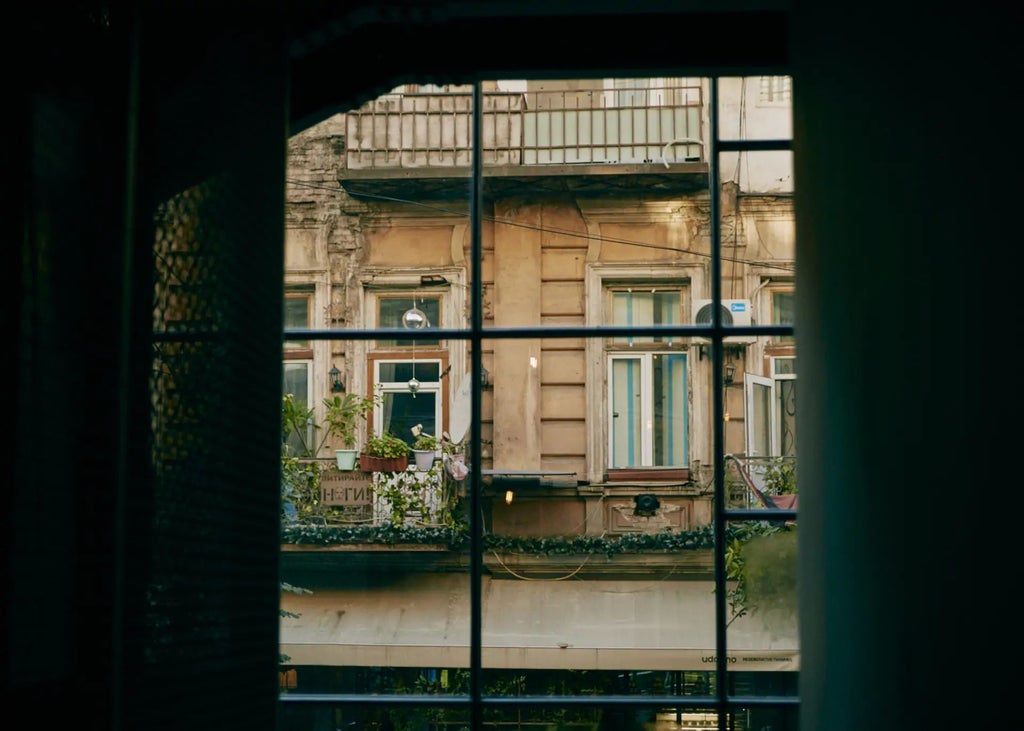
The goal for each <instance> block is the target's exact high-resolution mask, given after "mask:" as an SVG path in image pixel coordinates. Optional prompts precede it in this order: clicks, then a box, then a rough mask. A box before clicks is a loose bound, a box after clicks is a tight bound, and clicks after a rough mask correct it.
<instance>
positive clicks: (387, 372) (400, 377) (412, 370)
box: [378, 360, 441, 383]
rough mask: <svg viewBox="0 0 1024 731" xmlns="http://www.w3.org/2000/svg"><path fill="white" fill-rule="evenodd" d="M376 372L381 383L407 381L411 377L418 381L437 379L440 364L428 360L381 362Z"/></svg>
mask: <svg viewBox="0 0 1024 731" xmlns="http://www.w3.org/2000/svg"><path fill="white" fill-rule="evenodd" d="M378 373H379V374H380V375H379V381H380V382H381V383H407V382H408V381H409V380H410V379H412V378H415V379H416V380H418V381H439V380H441V364H440V363H438V362H437V361H429V360H426V361H422V362H416V361H411V360H407V361H401V362H392V363H381V364H380V367H379V371H378Z"/></svg>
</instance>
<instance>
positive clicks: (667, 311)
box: [607, 284, 689, 469]
mask: <svg viewBox="0 0 1024 731" xmlns="http://www.w3.org/2000/svg"><path fill="white" fill-rule="evenodd" d="M607 297H608V299H607V303H608V309H609V315H610V316H609V318H608V319H609V322H610V323H611V324H612V325H638V326H644V325H676V324H679V323H681V322H682V301H683V289H682V287H680V286H676V285H670V286H665V285H660V286H650V285H646V286H645V285H641V284H635V285H620V286H613V287H609V288H608V292H607ZM607 349H608V354H607V359H608V361H607V362H608V378H607V383H608V467H609V468H610V469H624V468H645V467H651V468H653V467H670V466H677V467H684V466H686V465H687V464H688V463H689V408H688V389H687V380H688V377H687V356H686V352H685V349H684V346H683V344H682V343H681V342H680V341H679V339H678V338H677V339H673V338H671V337H662V336H660V335H646V336H638V337H617V338H613V339H611V340H610V341H609V344H608V346H607Z"/></svg>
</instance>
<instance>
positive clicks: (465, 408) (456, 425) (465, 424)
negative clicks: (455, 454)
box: [448, 372, 473, 442]
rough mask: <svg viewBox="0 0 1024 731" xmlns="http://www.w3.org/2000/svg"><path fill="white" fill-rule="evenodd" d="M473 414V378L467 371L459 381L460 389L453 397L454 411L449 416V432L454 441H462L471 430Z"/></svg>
mask: <svg viewBox="0 0 1024 731" xmlns="http://www.w3.org/2000/svg"><path fill="white" fill-rule="evenodd" d="M472 416H473V379H472V378H470V377H469V373H468V372H467V373H466V374H465V375H464V376H463V377H462V382H461V383H459V390H458V391H456V392H455V398H453V399H452V412H451V414H450V416H449V418H448V434H449V435H450V436H451V438H452V441H453V442H461V441H462V439H463V438H464V437H465V436H466V432H467V431H469V422H470V419H471V418H472Z"/></svg>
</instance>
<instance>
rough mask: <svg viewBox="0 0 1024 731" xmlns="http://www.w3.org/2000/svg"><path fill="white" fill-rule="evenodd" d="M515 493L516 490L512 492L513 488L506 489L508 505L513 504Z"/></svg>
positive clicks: (506, 502)
mask: <svg viewBox="0 0 1024 731" xmlns="http://www.w3.org/2000/svg"><path fill="white" fill-rule="evenodd" d="M515 495H516V494H515V493H514V492H512V491H511V490H505V504H506V505H511V504H512V498H514V497H515Z"/></svg>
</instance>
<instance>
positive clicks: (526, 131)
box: [339, 82, 708, 200]
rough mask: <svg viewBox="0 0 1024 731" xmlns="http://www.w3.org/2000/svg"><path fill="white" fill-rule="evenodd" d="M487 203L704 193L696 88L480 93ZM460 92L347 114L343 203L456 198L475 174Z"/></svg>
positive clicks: (382, 103) (384, 100) (397, 100)
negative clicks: (501, 198)
mask: <svg viewBox="0 0 1024 731" xmlns="http://www.w3.org/2000/svg"><path fill="white" fill-rule="evenodd" d="M482 98H483V107H484V109H483V137H484V140H483V143H484V144H483V146H482V148H481V150H482V155H483V160H482V162H483V166H484V177H485V178H486V185H485V195H489V196H495V195H516V194H517V193H520V192H521V193H524V194H525V193H528V192H534V193H535V192H536V191H537V189H538V186H539V187H541V188H542V189H543V190H546V191H548V192H558V191H564V192H570V193H574V194H577V195H608V194H616V193H619V194H622V195H631V194H632V195H635V194H636V192H637V191H638V190H643V191H645V192H646V193H648V194H650V193H655V194H663V195H679V194H685V193H690V192H694V191H697V190H701V189H704V188H706V187H707V183H708V162H707V151H706V148H705V144H704V142H703V141H704V140H706V139H707V136H706V135H705V134H704V120H703V101H702V100H703V94H702V89H701V86H700V85H699V83H696V82H695V83H694V84H693V85H688V86H682V85H681V86H665V87H657V88H635V89H623V88H617V89H600V88H594V89H586V90H580V89H575V90H560V91H526V92H505V91H489V92H485V93H484V94H483V97H482ZM472 103H473V98H472V95H471V94H470V93H469V92H449V93H391V94H385V95H383V96H381V97H378V98H377V99H374V100H372V101H370V102H367V103H366V104H364V105H363V106H362V107H360V108H359V109H357V110H355V111H353V112H349V113H348V114H347V115H346V135H345V154H344V167H343V169H342V170H341V171H340V172H339V180H340V182H341V184H342V186H343V187H344V188H345V190H346V192H348V193H349V195H352V196H354V197H357V198H358V197H359V196H360V194H363V195H366V196H390V197H395V198H413V199H420V200H422V199H460V198H466V197H467V196H468V193H469V178H470V175H471V172H472V155H471V151H472V142H473V140H472V137H473V132H472V128H473V119H472Z"/></svg>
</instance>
